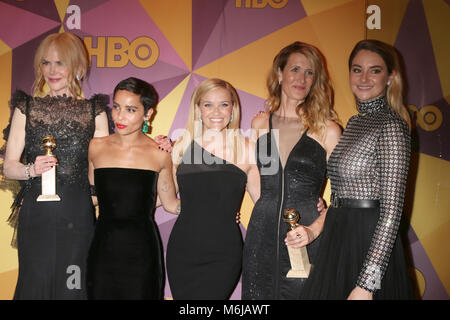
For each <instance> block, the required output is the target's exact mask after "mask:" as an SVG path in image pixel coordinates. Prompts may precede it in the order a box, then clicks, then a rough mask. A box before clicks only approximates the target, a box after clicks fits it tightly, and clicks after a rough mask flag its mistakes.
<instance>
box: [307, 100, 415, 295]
mask: <svg viewBox="0 0 450 320" xmlns="http://www.w3.org/2000/svg"><path fill="white" fill-rule="evenodd" d="M409 157H410V134H409V131H408V127H407V125H406V123H405V122H404V121H403V120H402V119H401V118H400V117H399V116H398V115H397V114H396V113H395V112H394V111H393V110H392V109H391V108H390V107H389V106H388V105H387V102H386V98H385V97H384V96H383V97H380V98H377V99H374V100H371V101H367V102H360V101H358V114H357V115H355V116H353V117H352V118H351V119H350V120H349V122H348V124H347V127H346V128H345V130H344V133H343V135H342V137H341V140H340V142H339V143H338V145H337V146H336V148H335V149H334V151H333V153H332V154H331V156H330V158H329V161H328V168H327V170H328V176H329V177H330V180H331V191H332V206H331V208H330V209H329V210H328V213H327V217H326V222H325V226H324V230H323V233H322V236H321V238H322V239H321V245H320V248H319V257H318V258H317V259H316V262H315V266H314V267H313V271H312V272H311V275H310V277H309V279H308V281H307V282H306V284H305V288H304V291H303V292H302V295H301V297H302V298H308V299H346V298H347V297H348V295H349V294H350V292H351V291H352V290H353V289H354V288H355V287H356V286H358V287H361V288H363V289H365V290H368V291H370V292H372V293H373V294H374V298H375V299H405V298H411V294H412V291H411V286H410V280H409V277H408V274H407V270H406V264H405V259H404V254H403V247H402V244H401V240H400V237H399V235H398V230H399V225H400V220H401V216H402V210H403V200H404V194H405V187H406V179H407V173H408V167H409Z"/></svg>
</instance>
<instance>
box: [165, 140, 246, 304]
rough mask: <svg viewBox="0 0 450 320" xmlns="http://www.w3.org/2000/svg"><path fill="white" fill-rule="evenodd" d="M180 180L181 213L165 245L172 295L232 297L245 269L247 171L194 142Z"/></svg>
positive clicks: (190, 297)
mask: <svg viewBox="0 0 450 320" xmlns="http://www.w3.org/2000/svg"><path fill="white" fill-rule="evenodd" d="M194 158H195V159H194ZM195 160H198V161H195ZM177 181H178V186H179V191H180V199H181V213H180V216H179V217H178V219H177V221H176V223H175V225H174V227H173V229H172V232H171V234H170V238H169V243H168V247H167V275H168V279H169V284H170V289H171V292H172V295H173V298H174V299H198V300H205V299H216V300H219V299H220V300H223V299H228V298H229V297H230V295H231V294H232V293H233V290H234V288H235V287H236V284H237V282H238V281H239V276H240V273H241V265H242V235H241V231H240V229H239V226H238V224H237V223H236V221H235V220H236V213H237V212H238V211H239V209H240V205H241V202H242V198H243V196H244V191H245V186H246V182H247V175H246V174H245V173H244V171H242V170H241V169H239V168H238V167H237V166H235V165H234V164H231V163H228V162H226V161H224V160H223V159H220V158H218V157H216V156H214V155H212V154H211V153H209V152H208V151H206V150H204V149H203V148H202V147H201V146H200V145H199V144H197V143H196V142H193V144H192V145H191V147H190V148H188V150H187V151H186V152H185V154H184V156H183V160H182V163H181V164H180V165H179V167H178V169H177Z"/></svg>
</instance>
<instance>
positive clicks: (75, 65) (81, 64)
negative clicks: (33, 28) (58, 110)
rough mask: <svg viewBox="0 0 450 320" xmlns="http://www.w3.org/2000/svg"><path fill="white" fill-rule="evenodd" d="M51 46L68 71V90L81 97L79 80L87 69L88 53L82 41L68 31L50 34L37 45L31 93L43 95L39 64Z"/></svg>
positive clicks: (85, 73)
mask: <svg viewBox="0 0 450 320" xmlns="http://www.w3.org/2000/svg"><path fill="white" fill-rule="evenodd" d="M52 46H53V47H54V48H55V49H56V51H57V52H58V56H59V59H60V60H61V61H62V62H63V63H64V64H65V65H66V66H67V69H68V71H69V74H68V77H67V82H68V89H69V92H70V93H71V94H72V96H73V97H76V98H78V97H81V95H82V93H81V80H82V79H84V78H85V77H86V75H87V72H88V69H89V53H88V51H87V49H86V47H85V45H84V43H83V41H82V40H81V39H80V38H78V37H77V36H76V35H74V34H72V33H69V32H62V33H53V34H50V35H49V36H47V37H46V38H45V39H44V40H42V42H41V44H40V45H39V47H38V49H37V51H36V54H35V56H34V73H35V80H34V83H33V95H34V96H42V95H44V85H45V79H44V76H43V75H42V70H41V66H42V62H43V61H44V59H45V56H46V55H47V52H48V50H49V48H50V47H52ZM77 75H78V79H77Z"/></svg>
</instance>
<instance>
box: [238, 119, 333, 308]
mask: <svg viewBox="0 0 450 320" xmlns="http://www.w3.org/2000/svg"><path fill="white" fill-rule="evenodd" d="M272 119H273V114H271V116H270V131H269V133H267V134H266V135H263V136H261V137H260V138H259V139H258V141H257V161H258V163H257V164H258V168H259V171H260V175H261V196H260V198H259V200H258V201H257V202H256V204H255V207H254V208H253V212H252V215H251V218H250V222H249V225H248V229H247V234H246V237H245V244H244V254H243V272H242V299H246V300H250V299H251V300H278V299H283V300H284V299H297V298H298V295H299V292H300V290H301V289H302V286H303V283H304V279H299V278H286V274H287V272H288V271H289V270H290V268H291V265H290V260H289V254H288V250H287V247H286V245H285V243H284V239H285V237H286V234H287V232H288V231H289V230H290V228H289V225H288V224H287V223H286V222H284V221H283V217H282V212H283V210H284V209H296V210H298V211H299V212H300V216H301V218H300V221H299V223H300V224H302V225H310V224H311V223H312V222H313V221H314V220H316V219H317V217H318V216H319V213H318V211H317V201H318V199H319V195H320V191H321V187H322V184H323V181H324V178H325V170H326V151H325V149H324V148H323V147H322V146H321V145H320V144H319V143H318V142H317V141H315V140H314V139H312V138H311V137H309V136H308V135H307V131H305V132H304V133H303V134H302V135H301V137H300V139H299V140H298V141H297V143H296V144H295V145H294V147H293V149H292V150H291V152H290V154H289V156H288V158H287V160H286V164H285V166H284V168H283V167H282V165H281V161H280V156H279V153H278V148H277V141H276V134H274V132H273V131H272V129H274V128H273V125H272ZM275 129H277V128H275ZM280 143H283V142H280ZM318 243H319V241H318V240H316V241H313V242H312V243H310V244H309V245H308V246H307V251H308V255H309V259H310V262H311V263H312V264H314V262H315V258H316V252H317V246H318Z"/></svg>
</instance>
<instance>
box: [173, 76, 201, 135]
mask: <svg viewBox="0 0 450 320" xmlns="http://www.w3.org/2000/svg"><path fill="white" fill-rule="evenodd" d="M204 79H206V78H204V77H202V76H199V75H196V74H192V75H191V78H190V79H189V82H188V85H187V86H186V90H185V91H184V95H183V98H182V99H181V102H180V105H179V106H178V110H177V113H176V115H175V118H174V119H173V122H172V126H171V128H170V130H169V137H170V138H171V139H172V140H176V139H177V138H178V137H177V136H174V135H173V134H174V133H176V132H175V131H176V130H179V129H184V128H185V127H186V122H187V118H188V114H189V104H190V101H191V96H192V93H193V92H194V90H195V88H196V87H197V86H198V85H199V84H200V82H202V81H203V80H204Z"/></svg>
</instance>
